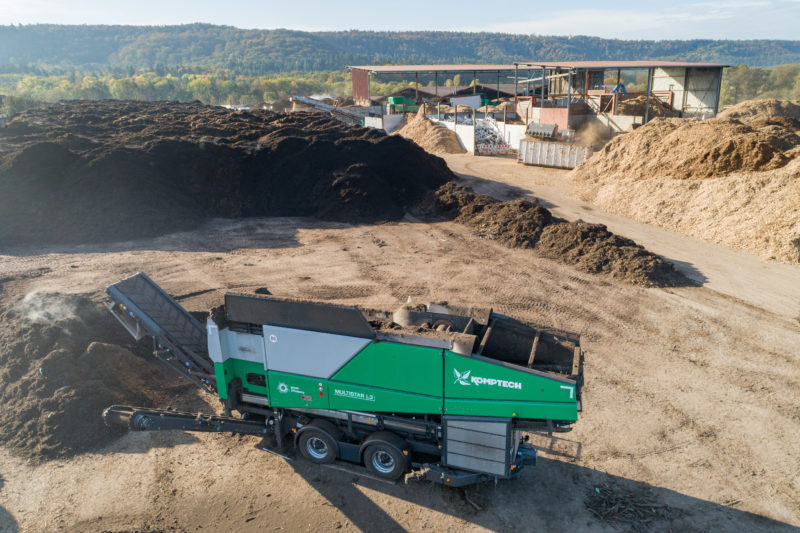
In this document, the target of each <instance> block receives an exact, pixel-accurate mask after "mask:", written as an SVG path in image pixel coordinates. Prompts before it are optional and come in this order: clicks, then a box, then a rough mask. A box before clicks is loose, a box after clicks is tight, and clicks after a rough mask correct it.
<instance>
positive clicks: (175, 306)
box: [106, 272, 214, 391]
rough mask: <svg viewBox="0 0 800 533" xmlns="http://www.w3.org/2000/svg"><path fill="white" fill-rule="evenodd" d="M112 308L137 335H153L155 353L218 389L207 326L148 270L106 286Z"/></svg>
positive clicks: (180, 370)
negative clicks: (149, 275) (156, 281)
mask: <svg viewBox="0 0 800 533" xmlns="http://www.w3.org/2000/svg"><path fill="white" fill-rule="evenodd" d="M106 294H107V295H108V297H109V299H110V300H111V301H110V303H109V305H108V309H109V311H111V313H112V314H113V315H114V317H116V318H117V320H119V321H120V323H121V324H122V325H123V326H125V329H127V330H128V332H129V333H130V334H131V335H133V337H134V338H135V339H137V340H138V339H141V338H142V337H144V336H150V337H153V339H154V340H155V343H156V350H155V355H157V356H158V357H160V358H161V359H163V360H164V361H165V362H166V363H167V364H169V365H170V366H172V367H173V368H175V369H176V370H178V371H179V372H181V373H182V374H184V375H186V376H187V377H189V378H190V379H191V380H192V381H194V382H195V383H197V384H198V385H200V386H201V387H203V388H204V389H206V390H209V391H213V390H214V383H213V380H214V376H213V373H214V369H213V364H212V362H211V360H210V359H209V357H208V340H207V335H206V329H205V327H204V326H203V325H202V324H201V323H200V322H198V321H197V320H195V318H194V317H192V315H190V314H189V313H188V312H187V311H186V310H185V309H184V308H183V307H181V305H180V304H179V303H178V302H176V301H175V300H174V299H173V298H172V297H171V296H170V295H168V294H167V293H166V292H164V291H163V290H162V289H161V287H159V286H158V285H157V284H156V283H155V282H154V281H153V280H151V279H150V278H149V277H148V276H147V275H146V274H144V273H143V272H140V273H139V274H136V275H135V276H131V277H130V278H127V279H124V280H122V281H120V282H117V283H115V284H113V285H109V286H108V287H107V288H106Z"/></svg>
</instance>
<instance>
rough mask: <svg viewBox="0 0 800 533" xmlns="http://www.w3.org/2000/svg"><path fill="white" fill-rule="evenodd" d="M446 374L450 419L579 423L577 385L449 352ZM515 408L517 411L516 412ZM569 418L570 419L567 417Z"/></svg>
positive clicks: (446, 405) (445, 368)
mask: <svg viewBox="0 0 800 533" xmlns="http://www.w3.org/2000/svg"><path fill="white" fill-rule="evenodd" d="M444 372H445V378H444V393H445V405H444V406H445V412H446V413H447V414H448V415H457V414H470V415H478V414H480V415H483V416H516V417H518V418H542V419H553V420H577V398H576V397H575V384H574V383H573V382H571V381H570V382H564V381H561V380H558V379H554V378H549V377H547V376H541V375H537V374H531V373H529V372H525V371H524V370H522V369H519V370H517V369H515V368H513V367H508V366H504V365H501V364H495V363H491V362H488V361H482V360H479V359H475V358H472V357H466V356H463V355H459V354H455V353H452V352H449V351H446V352H445V363H444ZM458 400H470V401H468V402H461V401H458ZM479 404H485V406H486V407H480V406H479ZM515 406H518V407H517V408H516V409H515ZM464 409H467V410H469V412H465V411H464ZM567 414H568V415H569V416H565V415H567Z"/></svg>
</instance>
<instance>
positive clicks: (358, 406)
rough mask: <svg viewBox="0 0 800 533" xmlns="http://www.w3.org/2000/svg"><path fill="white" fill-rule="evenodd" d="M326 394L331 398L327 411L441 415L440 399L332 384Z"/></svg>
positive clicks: (347, 384)
mask: <svg viewBox="0 0 800 533" xmlns="http://www.w3.org/2000/svg"><path fill="white" fill-rule="evenodd" d="M328 390H329V391H330V395H331V397H330V405H331V409H346V410H352V411H375V412H383V413H428V414H441V413H442V399H441V398H440V397H438V396H424V395H422V394H409V393H407V392H398V391H393V390H388V389H380V388H377V387H365V386H361V385H352V384H350V383H335V382H331V383H329V384H328Z"/></svg>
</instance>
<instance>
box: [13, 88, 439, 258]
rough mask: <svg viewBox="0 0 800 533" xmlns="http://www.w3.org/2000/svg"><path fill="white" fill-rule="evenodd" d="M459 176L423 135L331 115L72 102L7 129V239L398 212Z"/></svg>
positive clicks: (30, 114)
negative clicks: (407, 135)
mask: <svg viewBox="0 0 800 533" xmlns="http://www.w3.org/2000/svg"><path fill="white" fill-rule="evenodd" d="M449 179H452V173H451V172H450V170H449V169H448V168H447V166H446V164H445V163H444V161H442V160H441V159H439V158H437V157H435V156H432V155H430V154H428V153H426V152H425V151H424V150H422V149H421V148H419V147H418V146H416V145H415V144H414V143H411V142H409V141H407V140H406V139H404V138H402V137H399V136H386V135H384V134H382V133H380V132H378V131H377V130H374V129H368V128H362V127H357V126H348V125H345V124H342V123H340V122H337V121H335V120H334V119H332V118H330V117H329V116H326V115H322V114H316V113H293V114H289V115H285V114H275V113H268V112H262V111H259V112H252V113H238V112H235V111H230V110H227V109H224V108H221V107H214V106H205V105H201V104H199V103H177V102H133V101H110V100H104V101H71V102H62V103H57V104H50V105H44V106H41V107H38V108H35V109H32V110H29V111H26V112H24V113H21V114H20V115H18V116H16V117H15V118H13V119H12V120H11V121H10V122H9V123H8V124H7V125H5V126H4V127H2V128H0V244H11V243H15V244H16V243H34V242H42V243H63V242H67V243H74V242H90V241H107V240H126V239H134V238H140V237H147V236H153V235H158V234H163V233H168V232H174V231H181V230H188V229H191V228H194V227H195V226H196V225H197V224H198V223H199V222H201V221H202V220H204V219H207V218H209V217H230V218H238V217H253V216H313V217H319V218H322V219H326V220H337V221H347V222H376V221H385V220H396V219H399V218H402V217H403V215H404V214H405V212H406V210H407V209H408V207H410V206H411V205H413V204H415V203H416V202H417V201H419V199H420V198H421V197H422V196H423V195H424V194H425V193H426V192H428V191H430V190H432V189H435V188H437V187H439V186H440V185H442V184H443V183H444V182H445V181H447V180H449Z"/></svg>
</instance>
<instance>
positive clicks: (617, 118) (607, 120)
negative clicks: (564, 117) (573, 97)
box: [569, 113, 644, 137]
mask: <svg viewBox="0 0 800 533" xmlns="http://www.w3.org/2000/svg"><path fill="white" fill-rule="evenodd" d="M569 122H570V124H572V125H574V128H575V129H576V130H580V129H581V128H582V127H583V126H584V125H585V124H587V123H592V124H595V125H597V126H600V127H602V128H605V129H606V132H607V134H608V136H609V137H610V136H612V135H614V134H615V133H619V132H622V131H628V128H630V126H631V124H642V123H643V122H644V117H635V116H628V115H611V114H609V113H601V114H599V115H573V116H571V117H570V118H569Z"/></svg>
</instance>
